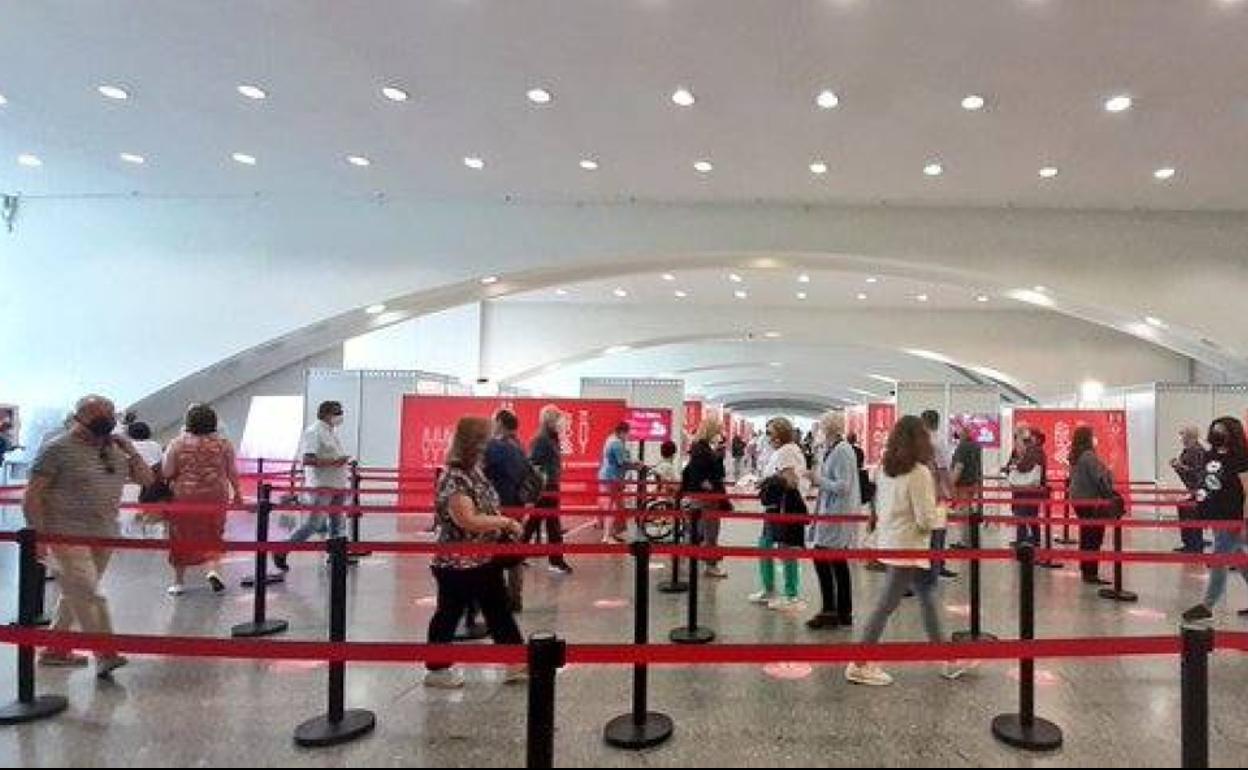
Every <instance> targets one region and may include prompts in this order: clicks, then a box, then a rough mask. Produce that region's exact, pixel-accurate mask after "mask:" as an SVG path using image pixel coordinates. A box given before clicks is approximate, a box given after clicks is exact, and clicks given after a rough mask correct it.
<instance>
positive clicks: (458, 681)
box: [425, 667, 464, 690]
mask: <svg viewBox="0 0 1248 770" xmlns="http://www.w3.org/2000/svg"><path fill="white" fill-rule="evenodd" d="M463 686H464V673H463V672H462V671H460V670H459V669H457V668H454V667H452V668H443V669H439V670H437V671H425V687H432V688H433V689H435V690H458V689H460V688H462V687H463Z"/></svg>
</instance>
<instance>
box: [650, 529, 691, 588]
mask: <svg viewBox="0 0 1248 770" xmlns="http://www.w3.org/2000/svg"><path fill="white" fill-rule="evenodd" d="M684 533H685V528H684V527H683V526H682V522H681V519H680V510H679V509H676V510H674V511H673V514H672V543H674V544H675V545H680V542H681V540H683V539H684ZM671 568H672V574H671V576H669V577H668V579H667V580H663V581H661V582H660V583H659V584H658V585H657V586H655V587H656V588H658V589H659V593H661V594H683V593H684V592H685V591H688V590H689V587H690V585H691V584H690V583H687V582H685V581H684V580H681V579H680V557H679V556H677V555H676V554H675V553H673V554H672V563H671ZM690 569H692V567H690ZM693 579H694V578H693V577H692V575H690V580H693Z"/></svg>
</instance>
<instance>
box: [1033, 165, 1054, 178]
mask: <svg viewBox="0 0 1248 770" xmlns="http://www.w3.org/2000/svg"><path fill="white" fill-rule="evenodd" d="M1036 173H1038V174H1040V178H1041V179H1052V178H1053V177H1055V176H1057V168H1056V167H1055V166H1045V167H1044V168H1042V169H1040V170H1039V171H1038V172H1036Z"/></svg>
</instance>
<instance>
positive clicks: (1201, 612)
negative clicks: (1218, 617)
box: [1183, 604, 1213, 623]
mask: <svg viewBox="0 0 1248 770" xmlns="http://www.w3.org/2000/svg"><path fill="white" fill-rule="evenodd" d="M1212 619H1213V611H1212V610H1210V609H1209V608H1208V607H1206V606H1205V605H1203V604H1197V605H1196V606H1195V607H1192V608H1191V609H1190V610H1188V611H1187V612H1184V613H1183V621H1184V622H1185V623H1202V622H1204V621H1206V620H1212Z"/></svg>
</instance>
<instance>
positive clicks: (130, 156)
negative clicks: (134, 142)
mask: <svg viewBox="0 0 1248 770" xmlns="http://www.w3.org/2000/svg"><path fill="white" fill-rule="evenodd" d="M118 157H120V158H121V159H122V160H124V161H125V162H126V163H133V164H135V165H136V166H141V165H143V164H144V163H146V162H147V158H144V157H143V156H142V155H137V154H135V153H133V152H123V153H122V154H121V155H120V156H118Z"/></svg>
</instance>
